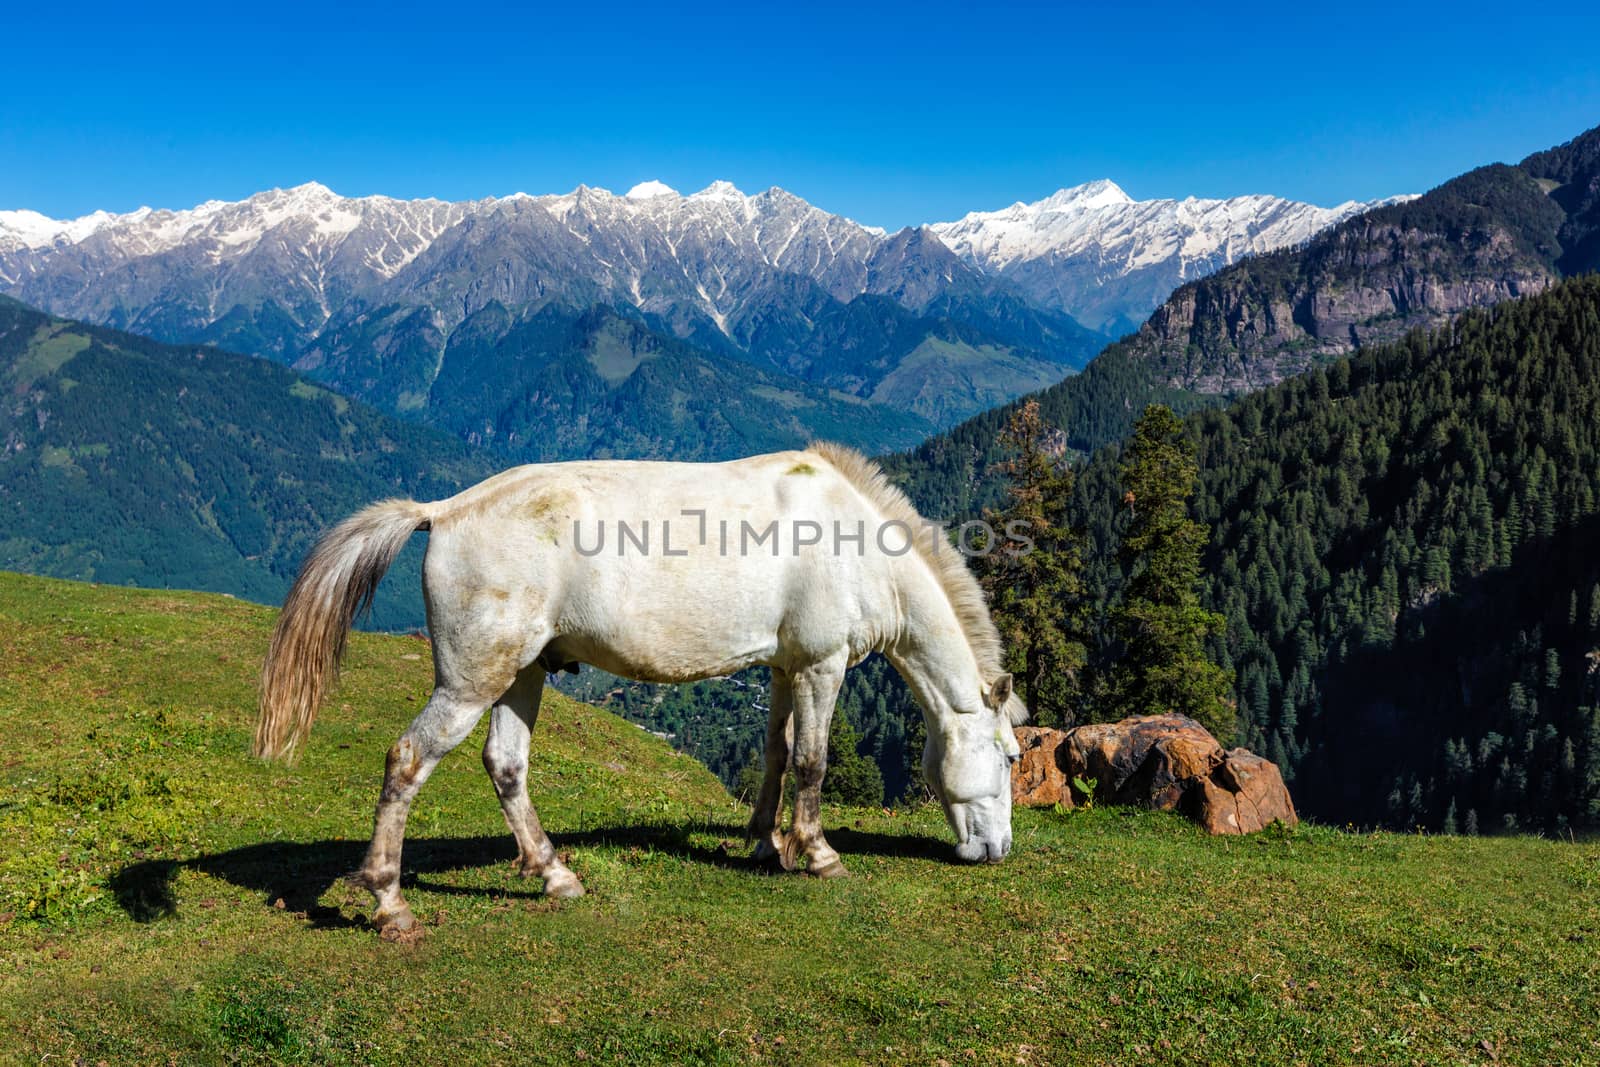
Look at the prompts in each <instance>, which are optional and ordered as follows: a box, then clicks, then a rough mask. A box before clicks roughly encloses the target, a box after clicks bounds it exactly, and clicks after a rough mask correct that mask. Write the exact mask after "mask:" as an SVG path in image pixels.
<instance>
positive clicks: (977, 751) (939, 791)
mask: <svg viewBox="0 0 1600 1067" xmlns="http://www.w3.org/2000/svg"><path fill="white" fill-rule="evenodd" d="M951 712H952V713H951V714H949V715H946V716H944V717H943V718H942V719H940V720H939V721H937V722H930V723H929V724H928V743H927V745H926V746H925V747H924V748H923V750H922V774H923V777H924V778H925V779H926V780H927V782H928V787H929V788H930V789H932V790H933V793H934V795H935V796H937V797H938V798H939V803H940V804H942V805H944V815H945V818H946V819H948V820H949V821H950V829H952V830H954V831H955V835H956V855H957V856H960V857H961V858H962V859H964V860H966V861H967V862H968V863H976V862H978V861H979V860H988V861H989V862H990V863H998V862H1000V860H1002V859H1004V858H1005V855H1006V853H1007V852H1010V851H1011V765H1012V764H1013V763H1015V762H1016V761H1017V758H1018V756H1019V755H1020V750H1019V749H1018V747H1017V736H1016V733H1015V732H1014V731H1013V729H1012V727H1013V725H1015V724H1020V723H1022V722H1025V721H1026V720H1027V718H1028V709H1027V708H1026V707H1024V706H1023V704H1022V701H1021V700H1020V699H1018V698H1017V696H1016V695H1015V694H1014V693H1013V692H1012V689H1011V675H1009V674H1002V675H1000V676H999V677H998V678H996V679H994V680H993V681H992V682H989V683H988V684H987V685H986V686H984V687H983V691H982V692H981V693H975V694H973V702H972V705H971V706H970V707H955V708H952V709H951Z"/></svg>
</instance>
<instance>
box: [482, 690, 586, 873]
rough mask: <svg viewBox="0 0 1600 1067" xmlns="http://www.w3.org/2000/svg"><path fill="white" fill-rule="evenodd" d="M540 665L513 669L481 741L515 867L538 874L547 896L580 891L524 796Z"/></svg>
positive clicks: (526, 791) (537, 711)
mask: <svg viewBox="0 0 1600 1067" xmlns="http://www.w3.org/2000/svg"><path fill="white" fill-rule="evenodd" d="M544 678H545V672H544V670H543V668H541V667H538V666H531V667H528V668H526V669H525V670H523V672H522V673H521V674H519V675H517V680H516V681H515V682H513V683H512V685H511V688H510V689H508V690H506V692H505V694H504V695H503V696H501V698H500V699H499V700H497V701H496V702H495V705H494V710H493V711H492V712H491V713H490V718H489V739H488V740H487V741H485V742H484V745H483V766H484V769H485V770H487V771H488V772H489V780H490V781H491V782H493V783H494V791H495V793H496V794H497V795H498V796H499V797H500V810H501V811H503V812H505V816H506V825H507V826H509V827H510V828H511V833H512V836H514V837H515V838H516V839H517V868H518V870H519V872H520V873H521V874H522V876H523V877H524V878H543V879H544V891H545V895H546V896H551V897H581V896H583V883H581V882H579V881H578V876H577V875H575V874H573V873H572V872H571V871H570V870H568V869H567V867H566V865H565V864H563V863H562V862H561V860H559V859H558V858H557V857H556V850H555V847H554V846H553V845H551V844H550V838H549V837H548V836H547V835H546V834H545V832H544V827H543V826H542V825H540V823H539V813H538V811H537V810H535V809H534V806H533V803H532V802H531V801H529V799H528V746H529V740H530V738H531V736H532V734H533V727H534V724H535V723H536V722H537V721H538V719H539V697H540V695H541V694H542V693H543V692H544Z"/></svg>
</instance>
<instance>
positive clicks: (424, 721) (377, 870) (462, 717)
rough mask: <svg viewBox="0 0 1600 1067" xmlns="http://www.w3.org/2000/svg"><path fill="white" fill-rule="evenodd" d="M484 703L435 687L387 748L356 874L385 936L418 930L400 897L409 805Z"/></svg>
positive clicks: (475, 720)
mask: <svg viewBox="0 0 1600 1067" xmlns="http://www.w3.org/2000/svg"><path fill="white" fill-rule="evenodd" d="M488 702H489V701H488V699H484V698H481V697H477V696H474V695H472V694H470V693H468V694H462V693H458V692H454V691H452V690H450V689H448V688H444V687H440V688H437V689H435V690H434V691H433V696H432V697H430V698H429V699H428V704H427V706H426V707H424V708H423V709H422V712H421V713H420V714H419V715H418V716H417V717H416V718H415V719H413V720H412V722H411V725H410V726H408V727H406V732H405V733H404V734H402V735H400V740H398V741H396V742H395V743H394V747H393V748H391V749H389V758H388V763H387V765H386V767H385V770H384V776H383V793H382V795H381V796H380V797H379V798H378V814H377V819H376V821H375V822H376V825H375V826H374V828H373V831H372V845H371V847H369V848H368V849H367V859H366V862H365V863H363V864H362V865H361V869H360V870H359V871H358V872H356V875H355V880H356V881H357V882H359V883H360V884H361V885H364V886H365V887H366V888H367V889H369V890H371V891H372V895H373V896H374V897H376V898H377V902H378V910H377V911H376V912H374V913H373V916H372V921H373V924H374V925H376V926H377V927H378V928H379V929H380V930H382V931H383V932H384V933H385V934H390V933H403V932H404V931H406V930H409V929H411V928H412V927H413V926H414V925H416V920H415V918H414V917H413V916H412V914H411V909H410V907H408V906H407V905H406V902H405V898H404V897H402V896H401V895H400V849H401V846H402V844H403V843H404V841H405V835H406V816H407V815H408V814H409V813H410V811H411V802H412V801H413V800H414V799H416V796H417V792H418V790H420V789H421V788H422V783H423V782H426V781H427V780H428V776H429V775H430V774H432V773H433V769H434V768H435V767H437V766H438V765H439V761H440V760H441V759H443V758H444V756H445V753H447V752H449V751H450V750H451V749H453V748H455V747H456V746H457V745H459V744H460V743H461V742H462V741H464V740H465V739H466V736H467V735H468V734H470V733H471V732H472V728H473V727H474V726H476V725H477V723H478V720H479V719H480V718H481V717H482V716H483V709H484V707H485V706H486V705H487V704H488Z"/></svg>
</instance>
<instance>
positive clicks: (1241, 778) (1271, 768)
mask: <svg viewBox="0 0 1600 1067" xmlns="http://www.w3.org/2000/svg"><path fill="white" fill-rule="evenodd" d="M1017 742H1018V744H1019V746H1020V747H1021V749H1022V758H1021V759H1019V760H1018V761H1017V762H1016V764H1015V765H1014V766H1013V767H1012V771H1011V796H1012V802H1013V803H1015V804H1019V805H1022V806H1027V807H1039V806H1049V805H1054V804H1064V805H1067V806H1069V807H1070V806H1071V805H1072V804H1073V803H1074V802H1075V801H1082V800H1086V799H1088V798H1087V797H1085V796H1084V795H1083V794H1082V793H1081V792H1080V791H1079V790H1078V787H1077V786H1076V785H1074V781H1075V780H1077V781H1078V782H1080V783H1082V784H1084V785H1089V786H1091V787H1092V788H1093V791H1094V798H1093V799H1094V800H1095V801H1097V802H1099V803H1105V804H1130V805H1136V806H1139V807H1148V808H1154V809H1156V810H1158V811H1180V812H1182V813H1183V814H1185V815H1187V816H1189V817H1190V818H1191V819H1194V820H1195V821H1196V822H1198V823H1199V824H1200V825H1202V826H1204V827H1205V828H1206V829H1207V830H1208V831H1209V832H1211V833H1213V834H1248V833H1254V832H1255V831H1257V830H1262V829H1265V828H1266V827H1268V826H1270V825H1272V824H1273V823H1274V822H1281V823H1284V824H1285V825H1288V826H1293V825H1295V823H1297V822H1298V821H1299V818H1298V817H1297V816H1296V815H1295V810H1294V801H1293V800H1292V799H1290V797H1289V790H1288V788H1287V787H1286V786H1285V785H1284V784H1283V776H1282V775H1281V774H1280V773H1279V771H1278V768H1277V765H1276V764H1273V763H1271V762H1270V761H1268V760H1265V759H1263V758H1262V757H1260V756H1258V755H1256V754H1255V753H1253V752H1249V751H1246V750H1245V749H1242V748H1235V749H1232V750H1227V751H1225V750H1224V749H1223V748H1222V746H1221V745H1220V744H1218V743H1217V740H1216V738H1214V737H1212V736H1211V734H1210V733H1208V732H1207V731H1206V729H1205V727H1203V726H1201V725H1200V724H1199V723H1197V722H1195V721H1194V720H1193V719H1191V718H1188V717H1187V716H1184V715H1138V716H1134V717H1132V718H1128V719H1123V720H1122V721H1120V722H1108V723H1091V724H1089V725H1087V726H1079V727H1076V728H1074V729H1072V730H1065V731H1062V730H1051V729H1047V728H1042V727H1027V726H1025V727H1022V728H1020V729H1019V730H1018V731H1017Z"/></svg>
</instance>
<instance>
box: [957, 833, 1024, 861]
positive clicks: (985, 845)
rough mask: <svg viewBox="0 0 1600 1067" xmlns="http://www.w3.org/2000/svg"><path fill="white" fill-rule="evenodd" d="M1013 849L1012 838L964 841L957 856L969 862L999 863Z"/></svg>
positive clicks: (959, 846) (958, 847)
mask: <svg viewBox="0 0 1600 1067" xmlns="http://www.w3.org/2000/svg"><path fill="white" fill-rule="evenodd" d="M1010 851H1011V839H1010V838H1009V837H1008V838H1006V840H1004V841H963V842H962V843H961V844H959V845H957V846H956V856H957V857H958V858H959V859H961V860H963V861H965V862H967V863H999V862H1000V861H1001V860H1003V859H1005V858H1006V854H1007V853H1008V852H1010Z"/></svg>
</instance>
